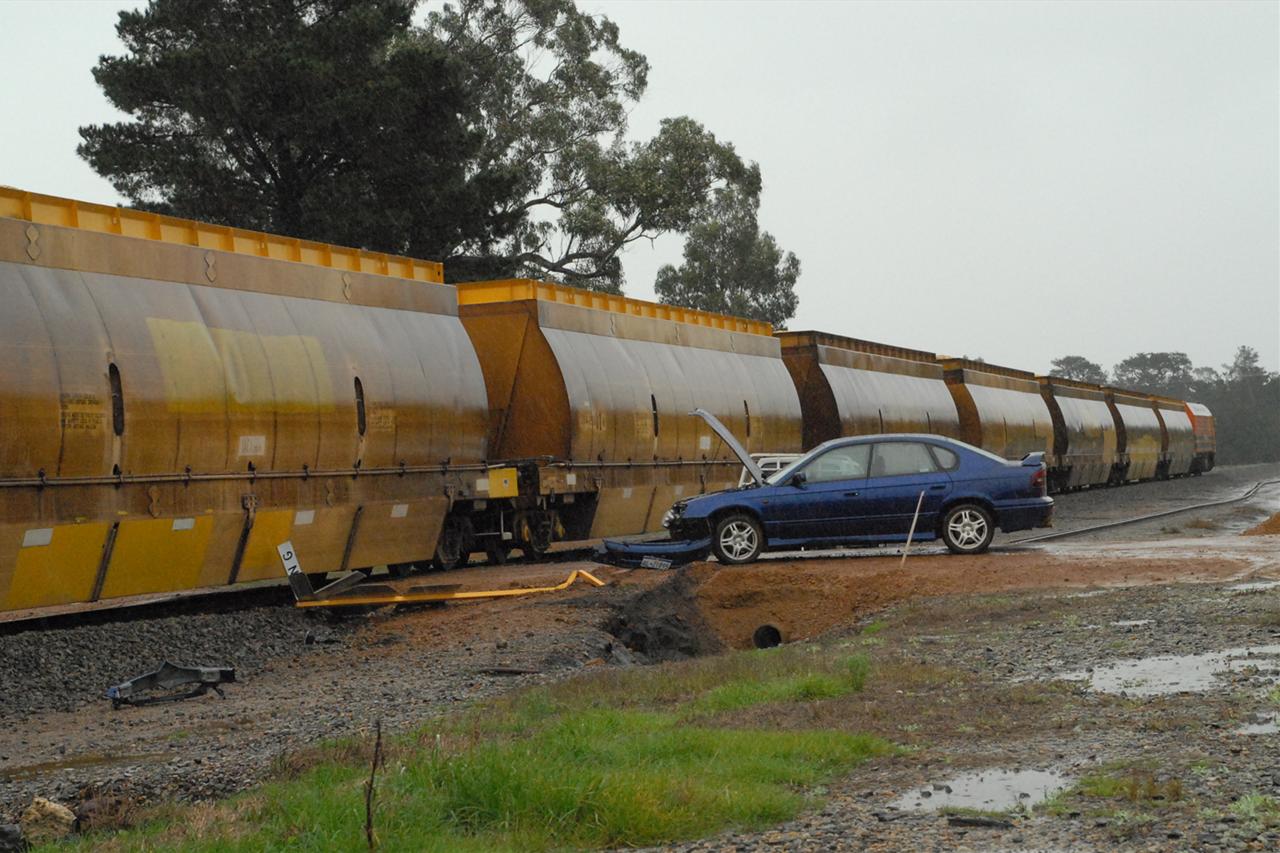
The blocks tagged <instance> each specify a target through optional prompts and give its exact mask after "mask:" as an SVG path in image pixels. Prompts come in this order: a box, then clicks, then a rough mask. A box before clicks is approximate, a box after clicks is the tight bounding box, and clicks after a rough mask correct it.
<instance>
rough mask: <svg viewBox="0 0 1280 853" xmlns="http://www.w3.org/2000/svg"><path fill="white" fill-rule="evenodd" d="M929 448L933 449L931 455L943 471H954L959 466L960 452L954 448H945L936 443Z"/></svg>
mask: <svg viewBox="0 0 1280 853" xmlns="http://www.w3.org/2000/svg"><path fill="white" fill-rule="evenodd" d="M929 449H930V450H932V451H933V456H934V458H935V459H937V460H938V464H939V465H940V466H942V470H943V471H954V470H956V469H957V468H959V467H960V454H959V453H956V452H955V451H954V450H947V448H945V447H939V446H938V445H936V444H935V445H932V446H931V447H930V448H929Z"/></svg>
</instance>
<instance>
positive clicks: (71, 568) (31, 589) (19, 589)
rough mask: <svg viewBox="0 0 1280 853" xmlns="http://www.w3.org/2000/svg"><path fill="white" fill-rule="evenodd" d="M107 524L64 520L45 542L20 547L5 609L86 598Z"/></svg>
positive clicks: (91, 588) (83, 599)
mask: <svg viewBox="0 0 1280 853" xmlns="http://www.w3.org/2000/svg"><path fill="white" fill-rule="evenodd" d="M108 527H109V525H108V524H107V523H106V522H93V523H90V524H63V525H60V526H58V527H54V528H53V529H52V537H51V539H50V541H49V543H48V544H47V545H32V546H28V547H25V548H19V550H18V559H17V562H16V565H15V566H14V570H13V582H12V584H10V586H9V595H8V598H6V599H5V602H4V609H6V610H24V609H26V608H28V607H47V606H49V605H52V604H71V603H73V602H77V601H88V600H89V597H90V596H91V595H92V594H93V582H94V580H95V579H96V578H97V576H98V565H99V563H101V562H102V545H103V543H104V542H105V541H106V539H107V529H108Z"/></svg>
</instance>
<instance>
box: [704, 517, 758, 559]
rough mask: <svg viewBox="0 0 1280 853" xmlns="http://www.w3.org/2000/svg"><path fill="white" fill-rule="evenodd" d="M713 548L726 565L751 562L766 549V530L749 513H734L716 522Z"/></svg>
mask: <svg viewBox="0 0 1280 853" xmlns="http://www.w3.org/2000/svg"><path fill="white" fill-rule="evenodd" d="M711 550H712V552H713V553H715V555H716V559H717V560H719V561H720V562H721V563H725V564H726V565H738V564H741V563H750V562H753V561H755V560H756V558H758V557H759V556H760V552H761V551H763V550H764V531H763V530H761V529H760V523H759V522H758V521H756V520H755V519H754V518H752V517H751V516H749V515H744V514H742V513H734V514H733V515H726V516H725V517H724V518H722V519H720V520H719V521H717V522H716V527H715V531H714V532H713V535H712V537H711Z"/></svg>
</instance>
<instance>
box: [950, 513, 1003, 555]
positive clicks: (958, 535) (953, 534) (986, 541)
mask: <svg viewBox="0 0 1280 853" xmlns="http://www.w3.org/2000/svg"><path fill="white" fill-rule="evenodd" d="M994 535H995V528H994V527H992V524H991V514H990V513H988V512H987V511H986V510H985V509H983V508H982V507H980V506H978V505H976V504H961V505H960V506H957V507H952V508H951V510H950V511H949V512H947V515H946V518H945V519H943V522H942V539H943V541H944V542H946V543H947V547H948V548H950V549H951V551H952V552H953V553H956V554H981V553H982V552H983V551H985V550H987V546H989V545H990V544H991V537H992V536H994Z"/></svg>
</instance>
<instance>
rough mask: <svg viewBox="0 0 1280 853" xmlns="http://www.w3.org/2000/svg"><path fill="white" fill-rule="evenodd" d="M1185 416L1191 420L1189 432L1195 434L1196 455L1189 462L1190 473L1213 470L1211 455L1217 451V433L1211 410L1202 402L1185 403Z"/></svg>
mask: <svg viewBox="0 0 1280 853" xmlns="http://www.w3.org/2000/svg"><path fill="white" fill-rule="evenodd" d="M1184 405H1185V406H1186V410H1187V417H1188V418H1189V419H1190V420H1191V433H1192V435H1194V436H1195V447H1196V457H1195V460H1194V461H1193V462H1192V463H1191V473H1192V474H1203V473H1204V472H1205V471H1212V470H1213V457H1214V454H1215V453H1216V451H1217V443H1218V438H1217V433H1216V431H1215V428H1214V423H1213V412H1211V411H1209V407H1208V406H1206V405H1205V404H1204V403H1185V404H1184Z"/></svg>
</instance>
